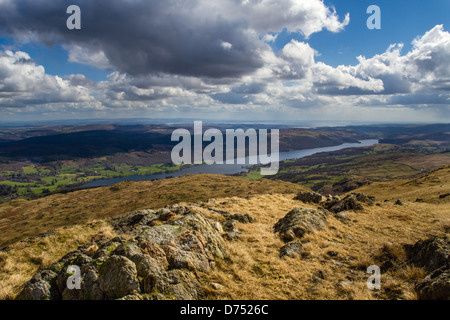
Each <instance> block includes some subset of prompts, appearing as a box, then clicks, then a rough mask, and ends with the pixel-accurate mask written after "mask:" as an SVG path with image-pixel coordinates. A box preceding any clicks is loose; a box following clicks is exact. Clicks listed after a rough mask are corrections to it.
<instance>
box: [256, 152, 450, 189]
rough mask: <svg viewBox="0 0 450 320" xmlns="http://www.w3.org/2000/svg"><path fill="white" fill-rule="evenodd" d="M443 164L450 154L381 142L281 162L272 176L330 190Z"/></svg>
mask: <svg viewBox="0 0 450 320" xmlns="http://www.w3.org/2000/svg"><path fill="white" fill-rule="evenodd" d="M443 164H450V153H448V152H447V153H436V154H420V153H414V152H411V151H408V150H407V149H405V148H402V147H399V146H395V145H389V144H380V145H377V146H372V147H364V148H353V149H346V150H341V151H337V152H333V153H321V154H317V155H313V156H310V157H307V158H302V159H298V160H295V161H287V162H282V163H281V164H280V171H279V173H278V174H277V175H275V176H273V177H271V178H272V179H281V180H284V181H290V182H294V183H299V184H302V185H304V186H306V187H309V188H312V189H314V190H318V191H321V192H325V193H331V192H333V187H332V185H333V184H334V183H336V182H339V181H341V180H343V179H345V178H348V177H352V178H357V179H364V180H368V181H391V180H394V179H405V178H412V177H416V176H418V175H420V174H422V173H423V171H422V170H424V172H431V171H433V170H436V169H438V168H440V167H441V166H442V165H443ZM250 174H252V172H251V173H250Z"/></svg>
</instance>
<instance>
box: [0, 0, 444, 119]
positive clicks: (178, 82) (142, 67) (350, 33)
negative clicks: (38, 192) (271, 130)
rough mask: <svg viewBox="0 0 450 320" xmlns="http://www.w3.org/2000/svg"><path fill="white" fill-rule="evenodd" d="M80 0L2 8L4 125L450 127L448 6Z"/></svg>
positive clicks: (434, 2) (5, 2) (317, 0)
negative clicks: (74, 10) (122, 120)
mask: <svg viewBox="0 0 450 320" xmlns="http://www.w3.org/2000/svg"><path fill="white" fill-rule="evenodd" d="M77 2H78V4H79V6H80V8H81V21H82V30H71V31H68V30H67V29H66V28H65V21H66V19H67V17H68V15H67V14H66V13H65V12H64V11H65V8H66V7H67V6H68V5H69V4H71V3H70V1H61V3H58V4H55V2H52V1H50V0H35V1H31V0H15V1H11V0H1V1H0V54H1V55H0V116H1V118H2V119H7V120H16V119H27V120H31V119H36V120H45V119H48V120H50V119H57V118H59V119H62V118H66V117H75V118H97V117H104V118H115V117H193V118H195V117H201V118H205V119H206V118H215V117H220V118H223V119H241V118H245V119H247V120H267V119H273V117H277V118H278V119H280V120H283V119H285V120H286V119H289V120H290V119H292V118H294V119H299V121H301V120H308V119H309V120H312V119H314V120H319V118H320V119H324V118H325V119H327V120H333V119H335V120H355V121H357V120H361V121H368V120H370V119H374V117H376V118H377V119H374V120H377V121H394V122H395V121H402V120H403V121H411V122H414V121H428V122H433V121H442V120H444V121H448V119H449V103H450V97H449V92H450V90H449V86H450V71H449V73H447V70H448V65H449V64H450V53H448V51H450V50H448V49H449V48H450V45H449V41H450V40H449V39H450V33H449V31H450V15H449V13H450V2H449V1H446V0H430V1H418V0H414V1H408V2H406V1H401V0H378V1H375V0H371V1H369V0H359V1H353V0H326V1H323V2H322V1H321V0H302V1H300V0H282V1H271V0H266V1H265V2H263V3H261V2H258V1H256V0H245V1H237V0H221V1H205V0H196V1H191V2H190V3H189V4H186V2H183V1H179V0H169V1H155V2H148V1H143V0H142V1H141V0H137V1H135V2H132V3H123V2H120V1H118V0H114V1H106V0H96V1H87V0H84V1H83V0H80V1H77ZM305 3H306V4H307V5H305ZM369 5H378V6H379V7H380V8H381V18H382V29H381V30H369V29H368V28H367V27H366V20H367V18H368V17H369V15H368V14H367V13H366V9H367V7H368V6H369ZM334 10H335V13H333V12H334ZM347 13H348V14H349V17H350V21H349V22H348V21H347V20H346V18H345V17H346V14H347ZM171 19H173V20H171ZM440 25H442V27H440ZM267 36H273V41H268V40H267V39H266V38H265V37H267ZM263 39H265V40H263ZM414 39H422V40H421V41H416V42H415V44H412V41H413V40H414ZM399 43H402V44H403V45H404V46H403V48H401V50H399V51H398V53H397V52H396V48H391V49H389V50H388V48H389V47H390V46H392V45H394V44H399ZM446 52H447V53H446ZM427 55H428V56H427ZM359 56H364V57H365V58H366V60H364V61H362V62H361V61H360V60H358V59H357V57H359ZM430 59H431V60H432V62H433V63H430V62H426V65H424V63H425V62H424V61H426V60H430ZM18 61H21V64H18ZM23 61H26V63H23V65H22V62H23ZM434 61H436V63H434ZM431 64H432V65H431ZM339 66H340V67H339ZM30 69H31V70H32V71H31V72H30ZM2 70H3V71H2ZM21 77H22V78H21ZM280 111H281V112H280Z"/></svg>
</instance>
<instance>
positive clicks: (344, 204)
mask: <svg viewBox="0 0 450 320" xmlns="http://www.w3.org/2000/svg"><path fill="white" fill-rule="evenodd" d="M359 199H362V197H361V196H359ZM323 207H324V208H326V209H328V210H330V211H331V212H333V213H339V212H342V211H363V210H364V206H363V205H362V204H361V202H360V201H359V200H358V196H357V195H356V194H350V195H348V196H346V197H345V198H344V199H342V200H335V199H333V200H331V201H327V202H326V203H325V204H324V205H323Z"/></svg>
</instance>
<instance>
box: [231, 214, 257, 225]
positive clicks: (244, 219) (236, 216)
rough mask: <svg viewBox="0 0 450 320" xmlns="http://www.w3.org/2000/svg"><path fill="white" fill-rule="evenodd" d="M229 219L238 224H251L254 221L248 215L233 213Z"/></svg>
mask: <svg viewBox="0 0 450 320" xmlns="http://www.w3.org/2000/svg"><path fill="white" fill-rule="evenodd" d="M229 219H231V220H236V221H238V222H240V223H253V222H255V221H256V219H255V218H254V217H253V216H251V215H249V214H248V213H245V214H244V213H235V214H232V215H230V216H229Z"/></svg>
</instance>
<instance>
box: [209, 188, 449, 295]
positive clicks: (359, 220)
mask: <svg viewBox="0 0 450 320" xmlns="http://www.w3.org/2000/svg"><path fill="white" fill-rule="evenodd" d="M368 194H370V193H368ZM292 199H293V195H284V194H275V195H259V196H255V197H253V198H252V199H250V200H245V199H237V198H234V199H230V198H228V199H218V200H217V201H219V202H222V203H225V204H224V205H221V206H216V207H219V208H221V209H224V210H228V211H231V212H241V213H249V214H251V215H253V216H254V217H256V219H257V221H256V223H253V224H238V227H239V229H240V231H241V232H242V235H241V238H240V239H239V240H237V241H233V242H228V243H227V247H228V252H229V258H228V259H227V260H223V261H221V262H220V263H219V264H218V268H217V270H215V271H213V272H212V273H211V275H210V276H209V277H210V281H211V282H217V283H220V284H222V285H223V286H225V287H226V289H224V290H219V291H214V290H213V291H212V293H211V296H210V298H211V299H244V300H246V299H251V300H252V299H263V300H264V299H281V300H285V299H286V300H291V299H358V300H371V299H416V298H417V296H416V294H415V292H414V284H415V283H416V281H418V280H420V279H422V278H423V277H424V276H425V271H424V270H422V269H420V268H415V267H412V266H410V265H409V264H407V263H406V254H405V252H404V250H403V244H412V243H415V242H417V241H418V240H420V239H424V238H427V237H430V236H434V235H441V234H443V233H444V230H443V227H442V224H439V223H435V222H434V221H436V220H439V221H444V220H445V219H446V218H448V217H449V209H450V206H449V205H443V204H429V203H428V204H426V203H425V204H418V205H417V206H416V204H414V205H412V204H407V205H405V206H403V207H400V206H394V205H393V204H391V203H387V204H382V205H381V207H378V206H373V207H367V208H366V210H365V211H364V212H363V213H354V212H349V213H348V216H349V218H350V219H351V222H349V223H348V224H343V223H342V222H340V221H338V220H336V219H335V218H334V217H332V216H330V217H329V218H328V221H327V227H326V228H325V229H324V230H321V231H318V232H316V233H312V234H308V235H306V236H305V237H304V238H303V239H301V242H302V244H303V253H302V256H301V257H298V258H284V259H280V258H279V249H280V248H281V247H282V246H283V245H284V243H283V242H282V241H281V240H280V239H279V238H278V237H277V235H276V234H274V232H273V225H274V224H275V223H276V222H277V221H278V220H279V219H280V218H282V217H284V216H285V215H286V214H287V213H288V212H289V211H290V210H291V209H293V208H295V207H299V206H302V207H314V206H312V205H306V204H303V203H302V202H299V201H294V200H292ZM330 251H334V252H335V253H337V256H335V257H334V256H333V257H331V256H330V255H329V254H328V253H329V252H330ZM390 263H391V264H393V266H390V267H389V268H386V270H382V280H381V281H382V289H381V290H379V291H376V290H374V291H371V290H369V289H368V288H367V279H368V278H369V276H370V274H368V273H366V271H367V268H368V267H369V266H371V265H379V266H380V267H381V266H382V265H383V264H385V265H384V267H386V266H389V265H390Z"/></svg>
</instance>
